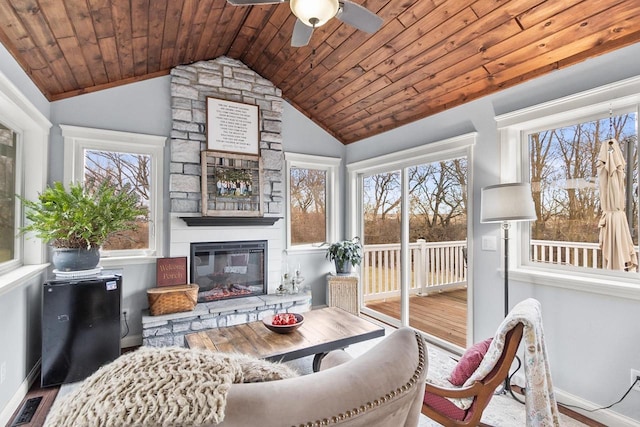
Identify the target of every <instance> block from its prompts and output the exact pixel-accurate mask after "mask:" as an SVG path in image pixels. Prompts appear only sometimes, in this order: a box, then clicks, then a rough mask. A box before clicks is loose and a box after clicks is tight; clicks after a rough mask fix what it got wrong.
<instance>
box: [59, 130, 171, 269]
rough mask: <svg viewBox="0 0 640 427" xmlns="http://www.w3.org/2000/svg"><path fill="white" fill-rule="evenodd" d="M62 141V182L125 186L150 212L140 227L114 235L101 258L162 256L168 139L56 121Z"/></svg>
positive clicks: (103, 250)
mask: <svg viewBox="0 0 640 427" xmlns="http://www.w3.org/2000/svg"><path fill="white" fill-rule="evenodd" d="M60 127H61V128H62V136H63V137H64V144H65V166H64V170H65V173H64V183H65V184H67V183H69V182H76V181H82V182H84V183H85V184H86V185H91V184H94V183H101V182H104V181H110V182H111V183H113V184H115V185H116V186H117V187H120V188H128V189H129V191H134V192H135V193H136V195H137V196H138V199H139V201H140V204H141V206H142V207H143V208H145V209H146V210H147V211H148V216H147V217H148V220H141V221H140V223H139V224H138V229H136V230H129V231H126V232H122V233H117V234H115V235H114V236H112V237H111V238H109V240H108V241H107V242H106V243H105V244H104V245H103V247H102V256H104V257H109V256H111V257H115V256H136V255H137V256H140V255H160V250H161V242H162V240H161V230H162V176H163V174H162V165H163V150H164V144H165V140H166V138H164V137H160V136H151V135H140V134H131V133H125V132H115V131H107V130H100V129H88V128H79V127H72V126H66V125H60Z"/></svg>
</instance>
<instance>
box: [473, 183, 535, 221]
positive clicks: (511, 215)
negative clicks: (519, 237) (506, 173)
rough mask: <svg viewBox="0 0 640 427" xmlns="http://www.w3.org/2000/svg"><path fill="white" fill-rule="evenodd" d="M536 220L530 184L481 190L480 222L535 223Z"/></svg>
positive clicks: (492, 186) (499, 185)
mask: <svg viewBox="0 0 640 427" xmlns="http://www.w3.org/2000/svg"><path fill="white" fill-rule="evenodd" d="M536 219H537V216H536V209H535V206H534V205H533V197H531V185H530V184H528V183H511V184H498V185H490V186H488V187H484V188H483V189H482V197H481V200H480V222H504V221H535V220H536Z"/></svg>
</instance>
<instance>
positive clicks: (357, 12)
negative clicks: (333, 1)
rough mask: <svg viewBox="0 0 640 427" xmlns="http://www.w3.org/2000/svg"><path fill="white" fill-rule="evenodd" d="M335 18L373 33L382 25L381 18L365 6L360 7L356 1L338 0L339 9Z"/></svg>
mask: <svg viewBox="0 0 640 427" xmlns="http://www.w3.org/2000/svg"><path fill="white" fill-rule="evenodd" d="M336 18H338V19H339V20H341V21H342V22H344V23H345V24H349V25H351V26H352V27H356V28H357V29H359V30H362V31H364V32H367V33H370V34H373V33H375V32H376V31H378V30H379V29H380V27H381V26H382V22H383V21H382V18H380V17H379V16H378V15H376V14H375V13H373V12H371V11H370V10H369V9H367V8H366V7H362V6H360V5H359V4H357V3H353V2H350V1H349V0H340V9H338V14H337V15H336Z"/></svg>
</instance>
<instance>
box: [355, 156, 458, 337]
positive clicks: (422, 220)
mask: <svg viewBox="0 0 640 427" xmlns="http://www.w3.org/2000/svg"><path fill="white" fill-rule="evenodd" d="M404 163H405V164H404V165H402V167H388V168H387V169H385V167H384V166H378V167H376V168H371V170H369V171H367V170H363V171H362V172H360V173H356V172H355V171H354V173H353V175H352V179H354V180H355V182H354V184H355V186H356V188H357V194H358V195H359V196H358V203H359V204H360V206H359V212H360V214H359V218H358V224H357V227H358V228H359V229H360V230H361V235H362V240H363V244H364V261H363V263H362V268H361V290H362V292H361V294H362V299H361V301H362V311H363V312H364V313H366V314H368V315H371V316H373V317H375V318H377V319H379V320H382V321H384V322H387V323H389V324H393V325H396V326H400V325H409V326H411V327H413V328H415V329H418V330H420V331H422V332H425V333H426V334H428V335H430V336H432V337H433V339H434V340H435V341H440V342H442V343H444V344H445V345H453V346H457V347H461V348H464V347H466V337H467V329H468V327H467V318H468V316H467V293H468V275H467V266H468V265H467V228H468V225H467V206H468V202H467V188H468V176H469V170H468V155H467V154H466V150H463V151H460V152H457V153H455V155H453V154H452V153H443V154H441V155H439V156H438V155H434V156H428V158H427V159H426V160H425V161H422V162H419V163H417V162H415V163H413V164H412V162H404ZM391 166H396V165H391Z"/></svg>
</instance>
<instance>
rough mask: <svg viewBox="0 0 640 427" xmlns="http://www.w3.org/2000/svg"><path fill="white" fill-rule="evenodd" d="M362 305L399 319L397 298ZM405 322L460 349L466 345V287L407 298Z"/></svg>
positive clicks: (398, 300)
mask: <svg viewBox="0 0 640 427" xmlns="http://www.w3.org/2000/svg"><path fill="white" fill-rule="evenodd" d="M365 306H366V307H367V308H370V309H372V310H376V311H378V312H380V313H383V314H386V315H387V316H390V317H393V318H395V319H400V298H387V299H386V300H379V301H368V302H367V303H366V304H365ZM409 324H410V325H411V326H412V327H414V328H416V329H418V330H420V331H422V332H425V333H427V334H430V335H433V336H435V337H438V338H441V339H443V340H446V341H448V342H450V343H452V344H455V345H458V346H460V347H462V348H465V347H466V346H467V290H466V289H460V290H455V291H448V292H442V293H439V294H432V295H429V296H417V295H414V296H411V297H410V298H409Z"/></svg>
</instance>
